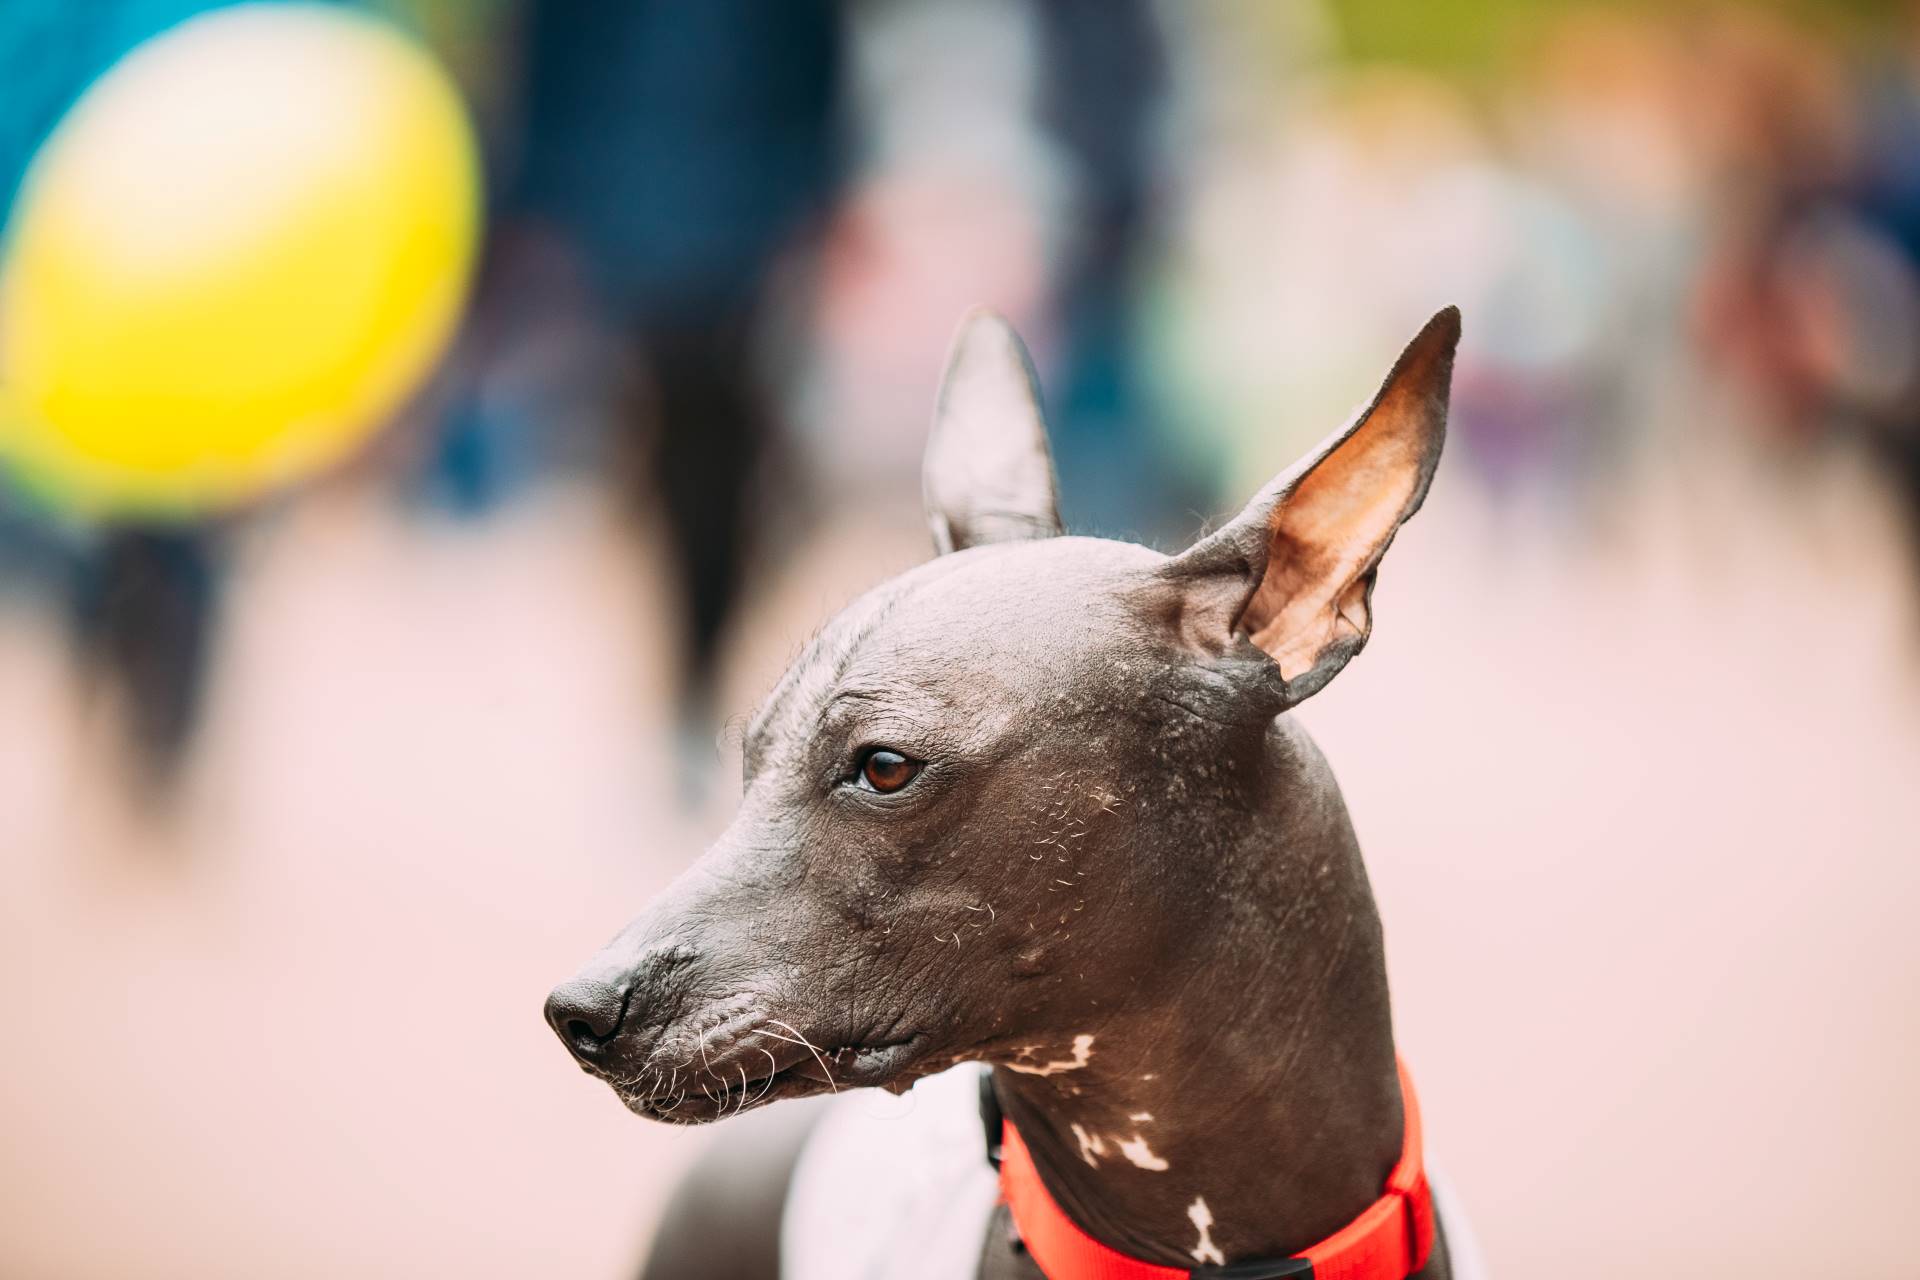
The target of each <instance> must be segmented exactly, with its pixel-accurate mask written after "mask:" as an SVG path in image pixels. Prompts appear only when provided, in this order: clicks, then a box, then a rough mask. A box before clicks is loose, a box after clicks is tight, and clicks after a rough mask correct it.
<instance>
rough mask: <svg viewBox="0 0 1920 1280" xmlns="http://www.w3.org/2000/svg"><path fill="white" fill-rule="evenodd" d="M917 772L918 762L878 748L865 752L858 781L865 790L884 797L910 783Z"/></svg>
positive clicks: (895, 752)
mask: <svg viewBox="0 0 1920 1280" xmlns="http://www.w3.org/2000/svg"><path fill="white" fill-rule="evenodd" d="M919 772H920V762H919V761H918V760H912V759H909V758H908V757H906V756H903V755H901V754H900V753H899V752H898V751H889V750H887V749H886V748H885V747H878V748H876V749H874V750H872V751H869V752H867V758H866V759H864V760H862V761H861V762H860V779H859V781H860V785H861V786H863V787H865V788H866V789H867V790H869V791H878V792H879V793H880V794H882V795H886V794H887V793H889V792H893V791H898V790H899V789H900V788H902V787H904V786H906V785H907V784H908V783H909V782H912V781H913V780H914V778H915V776H916V775H918V774H919Z"/></svg>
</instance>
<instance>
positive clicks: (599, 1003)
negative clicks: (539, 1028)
mask: <svg viewBox="0 0 1920 1280" xmlns="http://www.w3.org/2000/svg"><path fill="white" fill-rule="evenodd" d="M628 990H629V988H628V987H627V985H626V984H625V983H621V984H620V985H619V986H617V987H616V986H612V985H610V984H608V983H605V982H601V981H600V980H599V979H597V978H570V979H568V980H567V981H565V982H563V983H561V984H560V985H559V986H557V987H555V988H554V989H553V994H551V995H549V996H548V997H547V1025H548V1026H550V1027H552V1028H553V1031H554V1034H555V1035H557V1036H559V1037H560V1040H561V1043H563V1044H565V1045H566V1046H567V1048H568V1049H569V1050H571V1051H572V1052H573V1055H574V1056H575V1057H577V1058H579V1059H581V1060H582V1061H585V1062H595V1061H598V1060H599V1057H600V1055H601V1053H603V1052H604V1051H605V1050H606V1047H607V1046H608V1045H609V1044H611V1043H612V1042H613V1039H614V1037H615V1036H617V1035H619V1034H620V1023H621V1020H622V1019H623V1018H624V1017H625V1016H626V1012H627V992H628Z"/></svg>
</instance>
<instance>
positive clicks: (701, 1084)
mask: <svg viewBox="0 0 1920 1280" xmlns="http://www.w3.org/2000/svg"><path fill="white" fill-rule="evenodd" d="M923 1046H924V1038H923V1037H918V1036H916V1037H913V1038H911V1039H908V1040H902V1041H898V1042H895V1043H890V1044H881V1045H860V1046H847V1047H845V1048H840V1049H822V1050H819V1051H817V1052H810V1053H808V1054H806V1055H805V1056H804V1057H802V1058H800V1059H799V1060H797V1061H794V1062H792V1063H789V1064H787V1065H785V1066H780V1067H779V1068H778V1069H777V1070H775V1071H773V1072H771V1073H770V1074H762V1075H760V1076H758V1077H756V1076H754V1075H753V1073H752V1072H751V1071H749V1070H739V1069H736V1075H735V1079H734V1080H733V1082H732V1083H731V1084H723V1083H722V1080H721V1078H720V1072H719V1071H717V1070H714V1071H707V1072H703V1073H702V1077H703V1078H701V1079H697V1080H694V1081H693V1082H692V1083H687V1082H685V1081H676V1082H675V1085H674V1087H673V1088H672V1089H671V1090H668V1091H659V1090H656V1091H654V1092H640V1091H636V1090H633V1089H632V1088H630V1087H623V1086H622V1084H621V1082H619V1081H617V1080H612V1079H609V1080H608V1084H609V1085H610V1086H611V1087H612V1088H613V1091H614V1094H615V1095H616V1096H617V1097H618V1098H619V1099H620V1101H621V1102H622V1103H623V1104H624V1105H625V1106H626V1108H627V1110H629V1111H631V1112H633V1113H634V1114H635V1115H637V1116H641V1117H644V1118H645V1119H648V1120H659V1121H661V1122H663V1123H665V1124H689V1125H691V1124H710V1123H712V1122H713V1121H715V1120H725V1119H729V1118H730V1117H733V1116H737V1115H742V1114H744V1113H746V1112H748V1111H753V1110H755V1109H757V1108H759V1107H764V1106H767V1105H769V1104H770V1103H775V1102H782V1101H785V1100H786V1099H789V1098H812V1097H818V1096H819V1095H821V1094H828V1093H837V1092H840V1091H841V1090H844V1089H872V1088H878V1089H887V1090H889V1091H892V1092H895V1093H902V1092H905V1091H906V1090H907V1089H909V1088H911V1087H912V1085H913V1082H914V1081H915V1080H918V1079H919V1078H920V1077H921V1076H923V1075H926V1074H928V1070H927V1064H928V1063H930V1062H931V1060H932V1059H931V1057H930V1055H928V1054H927V1053H925V1052H924V1051H923ZM766 1065H768V1064H767V1063H765V1062H763V1063H762V1066H763V1067H764V1066H766ZM596 1074H598V1073H596Z"/></svg>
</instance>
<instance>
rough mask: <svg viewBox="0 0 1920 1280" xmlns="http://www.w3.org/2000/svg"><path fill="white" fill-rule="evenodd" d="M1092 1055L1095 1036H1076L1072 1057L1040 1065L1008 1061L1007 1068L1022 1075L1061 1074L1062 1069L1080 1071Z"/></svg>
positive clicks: (1027, 1051) (1025, 1051) (1028, 1051)
mask: <svg viewBox="0 0 1920 1280" xmlns="http://www.w3.org/2000/svg"><path fill="white" fill-rule="evenodd" d="M1022 1052H1023V1053H1030V1052H1032V1051H1031V1050H1027V1049H1023V1050H1022ZM1091 1057H1093V1037H1092V1036H1075V1037H1074V1038H1073V1056H1072V1057H1071V1058H1062V1059H1059V1060H1056V1061H1054V1062H1043V1063H1041V1064H1039V1065H1038V1066H1032V1065H1023V1064H1021V1063H1018V1062H1009V1063H1007V1070H1009V1071H1018V1072H1019V1073H1020V1074H1021V1075H1026V1076H1053V1075H1059V1074H1060V1073H1061V1072H1062V1071H1078V1070H1079V1069H1080V1068H1082V1067H1084V1066H1086V1065H1087V1060H1088V1059H1090V1058H1091Z"/></svg>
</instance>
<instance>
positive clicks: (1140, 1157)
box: [1116, 1133, 1168, 1173]
mask: <svg viewBox="0 0 1920 1280" xmlns="http://www.w3.org/2000/svg"><path fill="white" fill-rule="evenodd" d="M1116 1141H1118V1142H1119V1143H1120V1154H1121V1155H1123V1156H1125V1157H1126V1158H1127V1159H1129V1160H1131V1161H1133V1163H1134V1165H1135V1166H1137V1167H1138V1168H1141V1169H1151V1170H1153V1171H1154V1172H1155V1173H1165V1172H1166V1171H1167V1169H1168V1165H1167V1162H1166V1161H1165V1160H1162V1159H1161V1158H1160V1157H1159V1156H1157V1155H1155V1154H1153V1150H1152V1148H1150V1147H1148V1146H1147V1140H1146V1139H1145V1138H1143V1137H1141V1136H1140V1135H1139V1134H1137V1133H1136V1134H1134V1135H1133V1136H1132V1137H1131V1138H1124V1139H1116Z"/></svg>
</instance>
